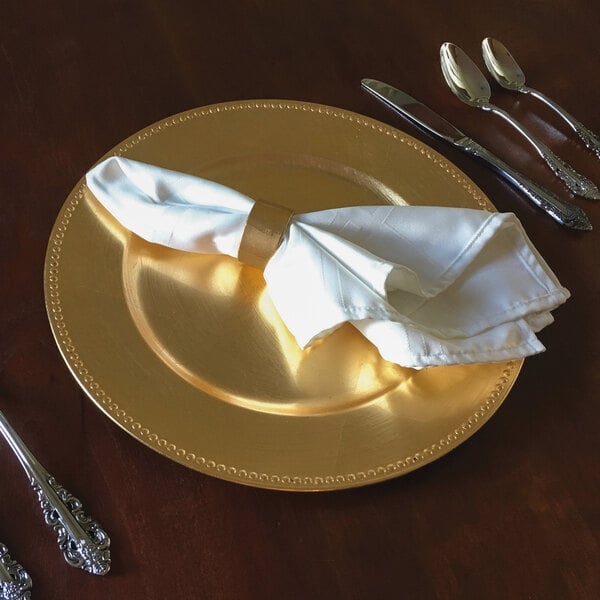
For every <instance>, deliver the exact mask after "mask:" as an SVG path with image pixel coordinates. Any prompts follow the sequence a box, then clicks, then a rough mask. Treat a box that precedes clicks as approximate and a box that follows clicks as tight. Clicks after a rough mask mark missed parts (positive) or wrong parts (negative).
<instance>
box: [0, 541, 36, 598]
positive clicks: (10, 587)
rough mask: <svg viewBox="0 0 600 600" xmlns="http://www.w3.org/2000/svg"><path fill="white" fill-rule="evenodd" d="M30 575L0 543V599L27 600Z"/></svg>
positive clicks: (29, 596) (29, 595)
mask: <svg viewBox="0 0 600 600" xmlns="http://www.w3.org/2000/svg"><path fill="white" fill-rule="evenodd" d="M30 598H31V577H29V574H28V573H27V571H26V570H25V569H24V568H23V567H22V566H21V565H20V564H19V563H18V562H17V561H16V560H14V559H13V558H11V556H10V554H9V553H8V548H7V547H6V546H5V545H4V544H2V543H0V600H29V599H30Z"/></svg>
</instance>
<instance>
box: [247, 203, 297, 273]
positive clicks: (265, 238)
mask: <svg viewBox="0 0 600 600" xmlns="http://www.w3.org/2000/svg"><path fill="white" fill-rule="evenodd" d="M293 216H294V211H293V210H291V209H290V208H285V207H283V206H278V205H276V204H269V203H268V202H263V201H256V202H254V206H253V207H252V209H251V210H250V213H249V214H248V220H247V221H246V227H245V228H244V232H243V233H242V240H241V242H240V247H239V250H238V260H239V261H240V262H243V263H244V264H245V265H250V266H251V267H256V268H257V269H264V268H265V266H266V264H267V263H268V262H269V259H270V258H271V257H272V256H273V254H275V251H276V250H277V248H278V247H279V244H280V243H281V240H282V238H283V235H284V233H285V232H286V230H287V228H288V225H289V223H290V220H291V218H292V217H293Z"/></svg>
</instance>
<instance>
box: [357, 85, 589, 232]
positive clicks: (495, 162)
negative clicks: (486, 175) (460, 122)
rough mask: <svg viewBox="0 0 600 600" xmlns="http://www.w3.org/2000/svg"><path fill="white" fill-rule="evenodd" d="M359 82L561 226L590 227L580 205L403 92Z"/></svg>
mask: <svg viewBox="0 0 600 600" xmlns="http://www.w3.org/2000/svg"><path fill="white" fill-rule="evenodd" d="M361 85H362V87H363V88H365V89H366V90H367V91H369V92H370V93H371V94H373V95H374V96H375V97H376V98H377V99H379V100H381V101H382V102H383V103H384V104H386V105H388V106H390V107H391V108H393V109H394V110H396V111H397V112H399V113H400V114H401V115H402V116H404V117H405V118H406V119H408V120H409V121H410V122H411V123H413V124H415V125H417V126H418V127H420V128H421V129H423V130H424V131H427V132H428V133H430V134H433V135H435V136H437V137H439V138H441V139H443V140H445V141H446V142H448V143H450V144H452V145H453V146H455V147H456V148H459V149H460V150H462V151H463V152H466V153H467V154H470V155H471V156H475V157H477V158H479V159H481V160H483V161H484V162H486V163H487V164H489V165H490V166H491V167H493V168H494V170H496V171H497V172H498V173H499V174H500V175H502V176H503V177H504V178H505V179H506V180H507V181H509V182H510V183H511V184H512V185H513V186H514V187H516V188H517V189H518V190H520V191H521V192H523V193H524V194H525V195H526V196H527V198H529V200H531V201H532V202H533V203H534V204H535V205H536V206H538V207H539V208H541V209H542V210H544V211H545V212H546V213H548V214H549V215H550V216H551V217H552V218H553V219H554V220H555V221H557V222H558V223H560V224H561V225H564V226H565V227H570V228H571V229H578V230H581V231H590V230H591V229H592V224H591V223H590V221H589V219H588V217H587V215H586V214H585V212H584V211H583V210H582V209H581V208H579V207H578V206H575V205H574V204H571V203H570V202H566V201H565V200H561V199H560V198H559V197H558V196H557V195H556V194H554V193H552V192H550V191H549V190H547V189H545V188H543V187H542V186H541V185H538V184H537V183H534V182H533V181H531V180H530V179H529V178H528V177H525V175H523V174H522V173H519V172H518V171H516V170H515V169H513V168H512V167H511V166H509V165H507V164H506V163H505V162H504V161H502V160H500V159H499V158H498V157H497V156H496V155H495V154H492V153H491V152H490V151H489V150H487V149H486V148H484V147H483V146H481V145H480V144H478V143H477V142H475V141H474V140H472V139H471V138H470V137H468V136H467V135H466V134H464V133H463V132H462V131H460V130H459V129H457V128H456V127H455V126H454V125H452V124H451V123H449V122H448V121H446V119H444V118H443V117H441V116H440V115H438V114H437V113H435V112H434V111H433V110H431V109H430V108H428V107H427V106H425V105H424V104H421V103H420V102H419V101H418V100H415V99H414V98H413V97H412V96H409V95H408V94H407V93H406V92H403V91H401V90H399V89H397V88H395V87H392V86H391V85H388V84H387V83H383V82H382V81H377V80H376V79H363V80H362V81H361Z"/></svg>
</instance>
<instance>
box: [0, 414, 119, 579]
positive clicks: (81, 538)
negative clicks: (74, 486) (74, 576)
mask: <svg viewBox="0 0 600 600" xmlns="http://www.w3.org/2000/svg"><path fill="white" fill-rule="evenodd" d="M0 433H1V434H2V435H3V436H4V439H6V441H7V442H8V445H9V446H10V447H11V448H12V450H13V452H14V453H15V455H16V456H17V458H18V459H19V462H20V463H21V466H22V467H23V469H24V470H25V472H26V473H27V476H28V477H29V482H30V484H31V487H32V488H33V490H34V491H35V492H36V494H37V496H38V500H39V502H40V506H41V508H42V512H43V515H44V519H45V521H46V524H47V525H48V526H49V527H51V528H52V529H53V530H54V531H55V533H56V535H57V538H58V539H57V542H58V546H59V548H60V550H61V551H62V553H63V556H64V559H65V560H66V561H67V563H68V564H69V565H71V566H72V567H77V568H79V569H83V570H84V571H87V572H88V573H92V574H93V575H105V574H106V573H108V571H109V569H110V550H109V546H110V539H109V537H108V535H107V534H106V533H105V532H104V530H102V529H101V528H100V526H99V525H98V523H97V522H96V521H94V520H93V519H92V518H91V517H89V516H88V515H87V514H86V513H85V512H84V511H83V507H82V505H81V502H79V500H78V499H77V498H75V497H74V496H73V495H72V494H71V493H69V492H68V491H67V490H66V489H65V488H64V487H62V486H61V485H60V484H59V483H58V482H57V481H56V479H54V477H52V475H50V473H48V471H46V469H44V467H43V466H42V465H41V464H40V463H39V462H38V461H37V459H36V458H35V457H34V456H33V454H32V453H31V452H30V450H29V449H28V448H27V446H25V444H24V443H23V440H21V438H20V437H19V436H18V435H17V433H16V432H15V430H14V429H13V428H12V427H11V425H10V423H9V422H8V421H7V419H6V417H5V416H4V415H3V414H2V412H0Z"/></svg>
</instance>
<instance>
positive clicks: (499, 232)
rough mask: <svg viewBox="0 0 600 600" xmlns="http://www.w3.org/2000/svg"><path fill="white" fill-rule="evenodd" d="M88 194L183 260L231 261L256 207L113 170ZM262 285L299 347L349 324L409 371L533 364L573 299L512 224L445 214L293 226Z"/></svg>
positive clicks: (146, 173)
mask: <svg viewBox="0 0 600 600" xmlns="http://www.w3.org/2000/svg"><path fill="white" fill-rule="evenodd" d="M87 185H88V188H89V189H90V190H91V191H92V193H93V194H94V196H95V197H96V198H97V199H98V200H99V201H100V203H101V204H102V205H103V206H104V207H105V208H106V209H107V210H108V211H109V212H110V213H111V214H112V215H113V216H114V217H115V218H116V219H117V220H118V221H119V222H120V223H121V224H122V225H123V226H124V227H126V228H127V229H130V230H131V231H132V232H134V233H135V234H137V235H138V236H140V237H142V238H144V239H145V240H147V241H149V242H153V243H156V244H162V245H164V246H169V247H171V248H176V249H179V250H184V251H187V252H197V253H211V254H214V253H219V254H227V255H229V256H233V257H237V251H238V247H239V244H240V239H241V236H242V232H243V230H244V226H245V223H246V219H247V216H248V212H249V211H250V209H251V208H252V206H253V200H251V199H250V198H248V197H247V196H245V195H243V194H241V193H240V192H237V191H235V190H233V189H230V188H227V187H225V186H222V185H220V184H217V183H215V182H212V181H208V180H205V179H200V178H198V177H194V176H191V175H186V174H184V173H178V172H175V171H170V170H167V169H162V168H159V167H156V166H152V165H148V164H144V163H140V162H137V161H133V160H128V159H124V158H119V157H111V158H108V159H106V160H105V161H103V162H102V163H100V164H99V165H97V166H96V167H94V168H93V169H92V170H91V171H89V173H88V174H87ZM282 200H283V201H285V199H282ZM440 200H442V201H443V198H442V199H440ZM264 278H265V280H266V284H267V290H268V292H269V294H270V296H271V299H272V301H273V303H274V305H275V308H276V309H277V311H278V312H279V314H280V316H281V318H282V319H283V321H284V322H285V324H286V325H287V327H288V329H289V330H290V331H291V333H292V334H293V335H294V337H295V338H296V340H297V342H298V344H299V345H300V346H301V347H302V348H305V347H307V346H309V345H310V344H311V343H313V342H314V341H315V340H317V339H319V338H322V337H323V336H325V335H327V334H328V333H330V332H332V331H334V330H335V329H336V328H338V327H339V326H340V325H342V324H343V323H345V322H350V323H352V325H354V327H356V328H357V329H358V330H359V331H360V332H361V333H362V334H363V335H364V336H365V337H366V338H367V339H368V340H370V341H371V342H372V343H373V344H375V346H376V347H377V348H378V349H379V352H380V354H381V356H382V357H383V358H385V359H387V360H390V361H392V362H395V363H398V364H400V365H402V366H405V367H413V368H423V367H428V366H434V365H451V364H464V363H479V362H494V361H504V360H510V359H515V358H519V357H523V356H528V355H531V354H535V353H537V352H541V351H543V350H544V349H545V348H544V346H543V345H542V344H541V343H540V341H539V340H538V339H537V337H536V335H535V333H536V332H538V331H539V330H541V329H542V328H543V327H545V326H546V325H548V324H550V323H551V322H552V321H553V317H552V315H551V314H550V311H551V310H553V309H554V308H556V307H557V306H559V305H560V304H562V303H563V302H565V301H566V300H567V298H568V297H569V295H570V294H569V292H568V290H566V289H565V288H563V287H562V286H561V285H560V283H559V281H558V280H557V278H556V276H555V275H554V274H553V273H552V271H551V270H550V268H549V267H548V265H547V264H546V263H545V261H544V259H543V258H542V257H541V256H540V255H539V253H538V252H537V250H536V249H535V248H534V247H533V245H532V243H531V241H530V240H529V239H528V237H527V235H526V234H525V232H524V231H523V228H522V226H521V224H520V223H519V221H518V220H517V218H516V217H515V216H514V215H513V214H511V213H507V214H501V213H489V212H486V211H481V210H474V209H462V208H445V207H424V206H360V207H350V208H340V209H332V210H324V211H319V212H313V213H304V214H296V215H294V217H293V218H292V220H291V222H290V225H289V228H288V230H287V232H286V234H285V235H284V238H283V241H282V243H281V245H280V246H279V248H278V249H277V251H276V252H275V254H274V256H273V257H272V258H271V259H270V261H269V262H268V264H267V266H266V268H265V270H264ZM343 351H344V349H343V348H340V352H343Z"/></svg>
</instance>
